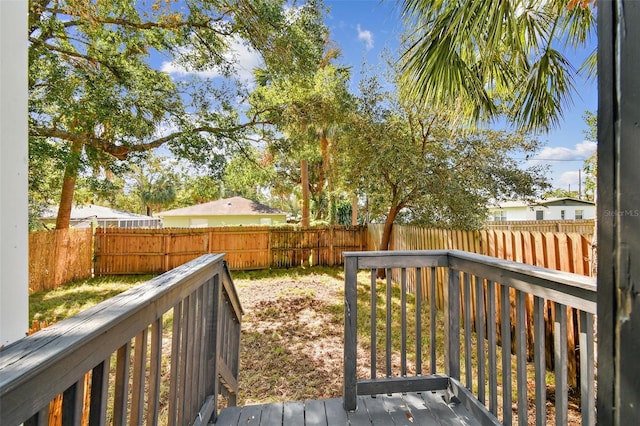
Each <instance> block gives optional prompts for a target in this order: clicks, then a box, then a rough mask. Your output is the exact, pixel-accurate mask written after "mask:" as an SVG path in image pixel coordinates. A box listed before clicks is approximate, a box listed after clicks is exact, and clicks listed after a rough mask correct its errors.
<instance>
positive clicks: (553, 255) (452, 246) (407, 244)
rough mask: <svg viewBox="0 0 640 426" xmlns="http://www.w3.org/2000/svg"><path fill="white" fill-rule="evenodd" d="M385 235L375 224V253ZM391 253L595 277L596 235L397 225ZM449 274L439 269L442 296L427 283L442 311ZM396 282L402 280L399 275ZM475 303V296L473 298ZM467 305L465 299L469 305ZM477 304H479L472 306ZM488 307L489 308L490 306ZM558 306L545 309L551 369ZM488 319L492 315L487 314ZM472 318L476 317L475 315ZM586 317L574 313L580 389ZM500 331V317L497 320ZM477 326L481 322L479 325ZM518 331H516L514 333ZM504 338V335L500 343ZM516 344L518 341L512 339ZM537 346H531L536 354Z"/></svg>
mask: <svg viewBox="0 0 640 426" xmlns="http://www.w3.org/2000/svg"><path fill="white" fill-rule="evenodd" d="M381 235H382V226H381V225H369V237H370V238H369V250H375V248H376V247H378V245H379V241H380V238H381ZM390 250H463V251H467V252H471V253H477V254H484V255H488V256H492V257H496V258H499V259H506V260H513V261H516V262H522V263H525V264H529V265H535V266H541V267H544V268H549V269H553V270H558V271H565V272H572V273H575V274H580V275H585V276H590V275H591V263H592V259H591V253H592V252H591V240H590V237H587V236H584V235H580V234H565V233H553V232H544V233H543V232H527V231H494V230H482V231H460V230H442V229H440V230H438V229H426V228H421V227H416V226H394V228H393V232H392V236H391V244H390ZM446 273H447V272H446V271H445V270H443V269H441V268H439V269H438V271H437V275H436V286H435V289H436V292H435V295H432V294H431V293H430V292H429V288H430V287H429V284H428V283H429V280H430V277H429V276H425V277H423V279H422V287H423V293H422V294H424V295H426V297H427V298H428V299H429V300H430V298H431V297H434V298H435V299H436V305H437V307H438V309H443V307H444V286H445V283H446V282H447V280H446ZM394 279H396V280H399V279H400V278H399V277H395V276H394ZM408 285H409V288H410V289H415V276H409V277H408ZM471 297H472V299H473V300H475V297H476V295H475V293H473V294H472V295H471ZM510 299H511V300H510V305H511V315H512V324H514V323H515V303H516V302H515V293H513V292H512V294H511V297H510ZM463 302H464V301H463ZM496 303H497V306H498V309H499V308H500V306H501V300H500V296H499V295H497V300H496ZM472 306H475V303H474V304H472ZM485 309H486V306H485ZM526 310H527V321H528V325H527V330H526V332H527V336H529V341H531V339H532V338H533V333H534V330H533V323H532V318H533V301H532V300H527V303H526ZM554 312H555V309H554V306H553V302H546V305H545V326H546V330H545V335H546V341H547V344H546V364H547V367H548V368H550V369H551V368H553V367H554V365H553V363H554V342H553V323H554V317H555V314H554ZM487 314H488V315H492V314H491V313H489V312H487ZM471 315H472V318H475V317H476V313H475V312H471ZM579 316H580V313H579V312H578V311H577V310H575V309H573V308H569V309H568V323H567V327H568V332H567V336H568V342H567V345H568V352H569V356H568V365H567V368H568V372H569V382H570V384H572V385H575V384H576V383H577V382H578V379H579V365H580V352H579V345H578V341H577V337H576V336H578V331H577V330H578V328H579V325H580V324H579ZM496 320H497V322H498V327H500V318H499V317H497V319H496ZM473 327H474V328H475V324H474V325H473ZM512 331H514V330H512ZM500 340H501V338H500V336H499V341H500ZM511 342H512V344H513V342H514V340H513V339H511ZM512 349H514V350H515V346H514V347H513V348H512ZM532 351H533V346H530V347H529V348H528V352H529V354H532Z"/></svg>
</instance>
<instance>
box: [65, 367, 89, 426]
mask: <svg viewBox="0 0 640 426" xmlns="http://www.w3.org/2000/svg"><path fill="white" fill-rule="evenodd" d="M83 396H84V376H82V378H81V379H80V380H78V381H77V382H76V383H74V384H73V385H71V386H69V387H68V388H67V390H65V391H64V393H63V395H62V426H67V425H69V426H71V425H73V426H75V425H80V424H82V407H83V404H84V398H83Z"/></svg>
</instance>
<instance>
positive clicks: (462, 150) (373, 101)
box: [339, 77, 546, 229]
mask: <svg viewBox="0 0 640 426" xmlns="http://www.w3.org/2000/svg"><path fill="white" fill-rule="evenodd" d="M400 96H402V94H400ZM452 116H453V114H450V113H449V112H448V111H443V110H434V109H429V108H425V107H422V106H421V105H420V104H416V103H412V102H411V101H409V100H406V99H403V98H401V97H400V98H398V96H397V95H396V92H392V91H385V90H383V86H382V84H381V83H380V82H379V80H378V78H377V77H366V78H363V79H362V83H361V96H360V98H359V99H358V110H357V115H356V117H355V119H354V121H353V124H352V128H351V129H350V132H349V134H348V137H346V138H345V140H344V143H341V144H339V146H340V157H339V159H340V161H339V166H340V168H341V170H342V171H343V173H344V174H345V184H346V185H349V186H350V187H351V188H354V189H355V190H356V191H357V193H359V194H364V195H366V197H367V198H368V204H369V206H370V213H371V215H372V218H373V219H374V220H379V221H394V220H395V219H396V215H399V216H398V219H399V220H401V221H403V222H409V223H419V224H424V225H429V226H434V227H444V228H457V229H469V228H477V227H479V226H481V224H482V222H483V221H484V219H485V217H486V205H487V204H488V202H489V201H490V200H492V199H510V198H514V197H532V196H534V195H535V194H536V193H537V191H538V190H540V189H542V188H544V187H545V186H546V182H545V179H544V176H543V174H542V170H541V169H540V168H530V169H527V170H521V169H520V168H519V166H518V164H517V162H516V161H515V160H513V159H512V158H511V157H510V154H511V153H515V152H519V153H524V154H525V155H526V154H527V153H532V152H534V151H535V150H536V149H537V148H538V143H537V141H535V140H533V139H531V138H529V137H527V136H525V135H523V134H519V133H514V134H509V133H507V132H501V131H494V130H476V131H473V132H472V131H469V130H468V129H464V128H461V127H459V126H457V125H456V124H455V122H454V121H452Z"/></svg>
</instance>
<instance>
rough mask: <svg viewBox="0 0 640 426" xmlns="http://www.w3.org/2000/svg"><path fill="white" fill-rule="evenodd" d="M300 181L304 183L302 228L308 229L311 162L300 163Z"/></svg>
mask: <svg viewBox="0 0 640 426" xmlns="http://www.w3.org/2000/svg"><path fill="white" fill-rule="evenodd" d="M300 180H301V181H302V182H301V184H302V227H303V228H308V227H309V225H310V220H309V216H310V213H309V162H308V161H307V160H301V161H300Z"/></svg>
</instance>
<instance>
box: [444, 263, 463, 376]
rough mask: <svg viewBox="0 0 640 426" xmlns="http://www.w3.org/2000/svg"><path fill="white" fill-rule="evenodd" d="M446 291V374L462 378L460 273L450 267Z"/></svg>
mask: <svg viewBox="0 0 640 426" xmlns="http://www.w3.org/2000/svg"><path fill="white" fill-rule="evenodd" d="M448 282H449V284H448V286H447V291H446V292H445V295H444V296H445V304H444V305H445V306H444V323H445V332H444V339H445V369H446V371H445V374H446V375H447V376H449V377H452V378H454V379H457V380H460V273H459V272H458V271H456V270H454V269H449V280H448Z"/></svg>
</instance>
